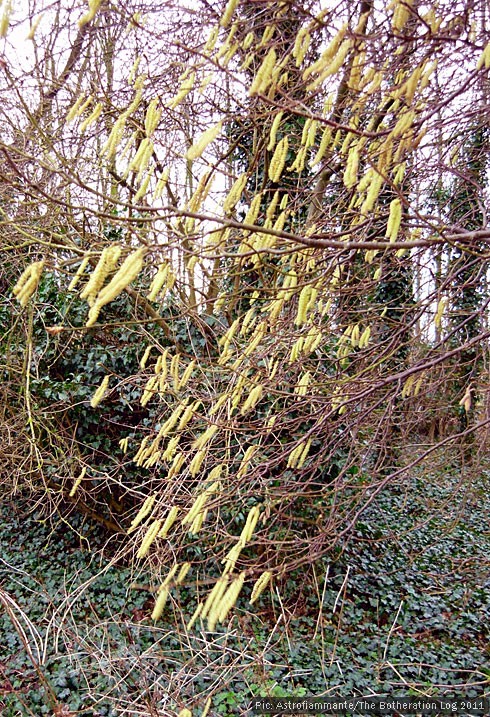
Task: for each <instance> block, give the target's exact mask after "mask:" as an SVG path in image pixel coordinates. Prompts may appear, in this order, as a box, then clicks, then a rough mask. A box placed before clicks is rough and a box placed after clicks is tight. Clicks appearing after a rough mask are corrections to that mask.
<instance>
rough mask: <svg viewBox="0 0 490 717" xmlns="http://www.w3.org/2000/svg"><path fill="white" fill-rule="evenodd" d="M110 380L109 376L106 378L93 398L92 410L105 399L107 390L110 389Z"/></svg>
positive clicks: (91, 402)
mask: <svg viewBox="0 0 490 717" xmlns="http://www.w3.org/2000/svg"><path fill="white" fill-rule="evenodd" d="M109 380H110V377H109V376H104V378H103V379H102V383H101V384H100V386H99V388H98V389H97V390H96V392H95V393H94V395H93V396H92V398H91V401H90V405H91V407H92V408H96V407H97V406H98V405H99V403H100V402H101V401H102V399H103V398H104V396H105V394H106V392H107V389H108V388H109Z"/></svg>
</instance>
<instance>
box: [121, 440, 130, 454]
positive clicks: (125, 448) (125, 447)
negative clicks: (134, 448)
mask: <svg viewBox="0 0 490 717" xmlns="http://www.w3.org/2000/svg"><path fill="white" fill-rule="evenodd" d="M128 444H129V438H128V436H126V438H121V440H120V441H119V448H120V449H121V450H122V452H123V453H127V452H128Z"/></svg>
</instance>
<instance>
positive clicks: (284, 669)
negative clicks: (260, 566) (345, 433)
mask: <svg viewBox="0 0 490 717" xmlns="http://www.w3.org/2000/svg"><path fill="white" fill-rule="evenodd" d="M489 488H490V480H489V478H488V476H487V475H486V474H484V473H483V474H480V475H479V477H478V479H477V480H472V481H467V480H464V479H462V478H461V474H460V471H458V470H456V469H451V470H449V469H448V470H447V471H445V472H444V471H441V470H438V471H437V472H435V473H434V475H427V474H422V473H420V474H417V472H415V473H414V474H413V475H412V477H411V478H410V479H409V480H408V479H407V480H405V481H404V482H403V483H399V484H397V485H394V486H391V487H390V488H389V489H387V490H386V491H385V492H384V493H383V494H382V495H380V496H378V497H377V498H376V500H374V501H373V502H372V504H371V505H370V506H369V508H368V509H367V510H366V511H365V513H364V515H363V517H362V520H361V522H360V523H359V524H358V525H357V527H356V530H355V533H354V535H353V536H352V539H351V540H349V541H348V542H347V543H346V544H345V545H343V546H342V547H341V549H339V551H338V553H337V554H336V555H335V556H330V557H329V558H328V559H325V560H324V561H322V562H320V563H318V564H317V565H316V567H315V570H314V571H312V574H311V578H310V580H311V583H310V585H309V586H308V589H306V590H304V589H302V588H304V575H290V576H289V577H288V578H287V579H284V580H283V581H282V582H280V583H278V584H276V585H275V586H274V589H273V591H272V592H270V593H269V594H265V595H264V596H263V599H262V602H261V603H259V605H258V606H257V609H256V610H255V611H253V612H251V611H249V610H248V608H247V603H246V601H245V600H243V601H242V604H241V605H240V603H239V606H238V609H237V611H236V613H235V618H234V622H233V623H232V627H231V630H228V631H227V632H225V631H224V630H220V631H217V632H215V633H212V634H209V633H206V632H205V630H204V629H202V626H201V627H199V626H196V628H194V630H193V631H192V634H190V635H189V634H187V633H186V630H185V621H186V619H188V617H189V613H191V612H192V608H193V605H194V596H193V595H191V594H190V593H188V592H186V589H184V590H183V591H182V594H181V595H180V596H179V602H180V603H183V604H184V605H185V604H186V601H187V602H188V603H189V610H188V612H187V613H186V615H181V614H179V613H178V612H177V611H176V609H174V606H175V605H176V603H173V604H170V605H169V607H168V609H167V613H166V615H165V616H164V619H163V620H162V621H160V622H159V623H158V624H157V625H154V624H153V623H152V622H151V620H150V618H149V614H150V612H151V607H152V604H153V599H152V596H151V593H149V592H148V591H147V590H145V589H144V587H145V585H146V584H147V583H148V580H149V578H148V576H146V575H145V574H144V572H139V573H137V572H135V571H134V569H133V570H132V569H130V568H129V567H127V566H125V565H124V564H121V563H119V564H111V562H110V550H106V556H105V557H104V558H101V557H100V554H99V551H98V550H97V549H98V548H99V547H100V546H101V545H102V543H103V538H102V536H101V535H100V534H98V533H97V532H96V531H93V530H91V529H90V528H89V526H87V525H86V524H84V523H83V522H80V523H79V522H77V520H76V519H73V520H72V521H71V522H72V525H73V527H74V528H76V530H75V531H72V530H67V526H66V525H65V524H64V523H62V522H58V523H57V524H55V525H54V526H53V521H52V520H50V521H46V520H40V519H39V516H38V515H37V514H36V513H34V514H31V515H30V516H28V517H26V516H25V515H22V514H21V513H19V512H18V511H16V510H14V509H13V507H12V505H11V504H9V503H8V502H6V501H4V502H3V504H2V507H1V508H0V589H1V591H2V593H1V594H2V596H3V603H4V604H3V606H1V608H0V645H1V646H2V649H1V653H0V713H1V714H2V717H14V716H15V717H17V716H20V715H22V716H24V715H43V714H49V715H51V714H54V713H56V709H60V706H61V705H64V706H65V712H64V714H70V713H74V714H84V715H88V716H93V717H98V716H102V715H116V714H125V715H135V714H144V713H145V711H146V713H147V714H162V715H164V714H168V715H171V714H177V712H178V711H179V709H181V708H182V707H183V706H187V707H189V708H190V709H192V710H193V715H199V714H200V713H201V711H202V708H203V705H204V702H205V698H206V696H207V695H209V694H212V696H213V697H212V707H211V710H210V714H211V715H213V714H216V715H220V714H222V715H247V714H251V712H250V711H249V710H248V709H247V705H248V704H249V702H250V700H251V699H252V698H254V697H258V696H276V697H281V696H297V697H302V696H305V695H317V696H320V695H321V696H340V697H344V698H347V697H353V696H367V695H386V696H396V695H405V696H406V695H412V696H414V697H423V696H425V697H429V696H432V697H435V698H443V697H444V698H455V697H459V698H463V697H477V696H487V697H490V648H489V644H490V641H489V632H490V524H489V522H488V516H489V515H490V490H489ZM81 535H85V536H86V537H88V540H89V544H90V546H91V549H88V548H87V542H86V540H85V539H81V538H80V536H81ZM110 546H111V543H110V542H109V548H110ZM135 584H136V587H135ZM141 588H143V589H141ZM245 597H246V595H245ZM50 696H51V697H50ZM50 698H51V704H50ZM56 704H57V705H58V707H56ZM152 710H153V712H152ZM155 710H157V711H155Z"/></svg>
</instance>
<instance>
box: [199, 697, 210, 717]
mask: <svg viewBox="0 0 490 717" xmlns="http://www.w3.org/2000/svg"><path fill="white" fill-rule="evenodd" d="M211 704H212V699H211V697H208V699H207V700H206V702H205V703H204V709H203V711H202V713H201V717H207V715H208V714H209V710H210V709H211Z"/></svg>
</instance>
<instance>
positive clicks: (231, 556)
mask: <svg viewBox="0 0 490 717" xmlns="http://www.w3.org/2000/svg"><path fill="white" fill-rule="evenodd" d="M243 547H244V544H243V541H241V540H240V541H239V542H238V543H237V544H236V545H234V546H233V547H232V548H231V550H229V552H228V554H227V555H226V557H225V558H223V560H222V561H221V562H222V563H223V564H224V566H225V567H224V570H223V575H228V574H229V573H232V572H233V570H234V569H235V565H236V563H237V560H238V558H239V557H240V553H241V552H242V549H243Z"/></svg>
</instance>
